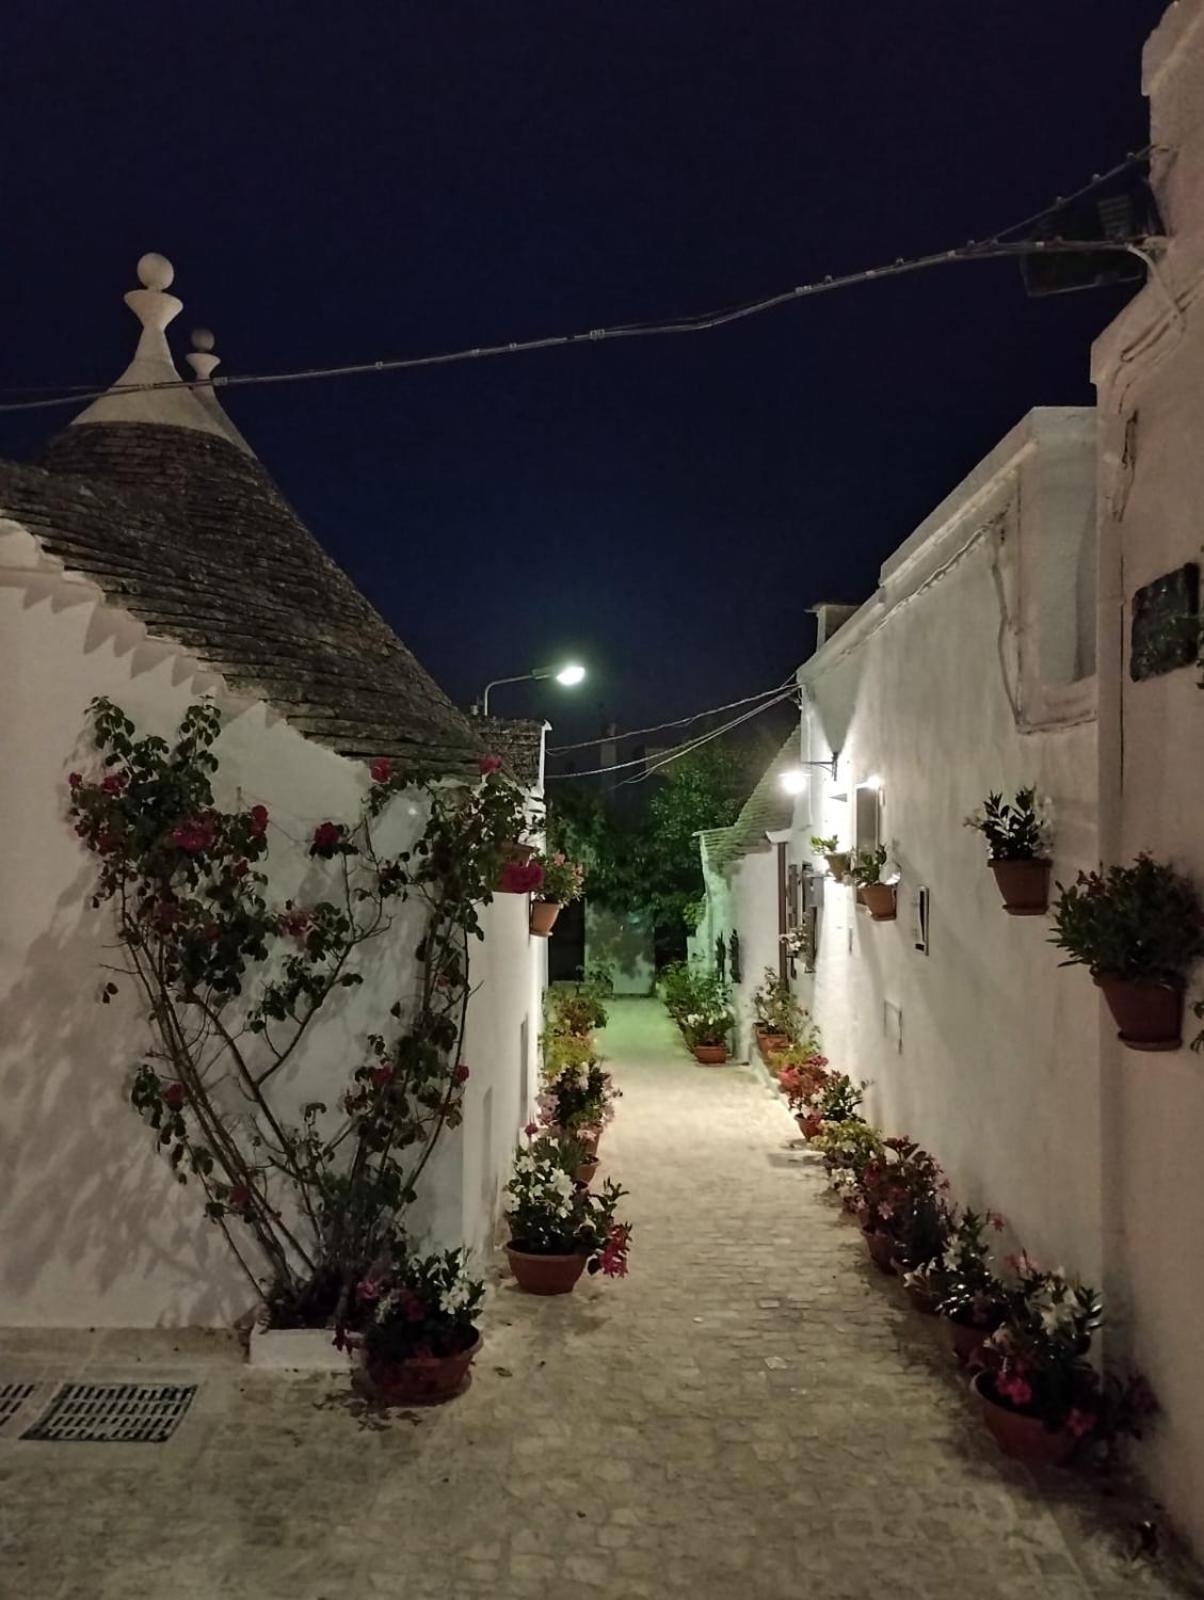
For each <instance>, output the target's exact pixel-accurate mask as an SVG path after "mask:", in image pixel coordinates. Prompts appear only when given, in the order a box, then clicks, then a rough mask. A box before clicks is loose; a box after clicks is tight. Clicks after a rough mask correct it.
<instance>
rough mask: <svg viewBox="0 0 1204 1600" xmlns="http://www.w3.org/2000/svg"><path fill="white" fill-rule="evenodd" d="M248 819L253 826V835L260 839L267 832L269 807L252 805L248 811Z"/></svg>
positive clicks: (254, 837)
mask: <svg viewBox="0 0 1204 1600" xmlns="http://www.w3.org/2000/svg"><path fill="white" fill-rule="evenodd" d="M247 821H248V823H249V824H250V828H251V837H252V838H253V839H260V838H262V837H263V835H264V834H265V833H266V832H267V826H268V808H267V806H252V807H251V809H250V811H248V812H247Z"/></svg>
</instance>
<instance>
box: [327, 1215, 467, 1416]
mask: <svg viewBox="0 0 1204 1600" xmlns="http://www.w3.org/2000/svg"><path fill="white" fill-rule="evenodd" d="M484 1292H485V1286H484V1284H483V1283H482V1282H481V1281H480V1279H478V1278H474V1277H472V1276H471V1275H470V1274H469V1272H468V1257H467V1253H466V1252H465V1251H463V1250H447V1251H444V1252H443V1253H441V1254H440V1253H435V1254H433V1255H426V1256H423V1255H418V1254H415V1253H413V1252H412V1251H411V1250H410V1249H409V1248H408V1247H407V1246H406V1245H405V1244H404V1243H400V1242H399V1243H395V1244H394V1245H393V1247H392V1248H391V1250H390V1252H389V1254H388V1255H387V1256H386V1257H385V1258H384V1259H383V1260H382V1261H380V1262H378V1263H377V1264H376V1265H375V1266H374V1267H373V1268H372V1269H371V1270H370V1271H369V1273H368V1274H367V1275H366V1276H365V1277H364V1278H362V1279H361V1280H360V1282H359V1283H358V1284H357V1285H356V1286H355V1309H354V1313H353V1321H352V1324H351V1326H352V1329H353V1332H352V1336H351V1342H352V1343H354V1344H357V1345H358V1347H359V1353H360V1363H361V1371H362V1373H363V1378H364V1386H365V1388H366V1389H367V1391H368V1393H369V1394H370V1395H371V1396H372V1397H373V1398H374V1399H376V1400H379V1401H380V1402H381V1403H383V1404H384V1405H414V1404H416V1403H424V1402H432V1401H438V1400H446V1399H448V1398H449V1397H450V1396H451V1395H453V1394H456V1393H457V1392H458V1391H459V1390H460V1389H461V1388H462V1387H463V1386H464V1381H465V1379H466V1377H467V1375H468V1369H469V1367H470V1366H471V1365H472V1362H473V1359H474V1357H475V1356H476V1354H477V1352H478V1350H480V1348H481V1336H480V1334H479V1333H478V1331H477V1326H476V1317H477V1312H478V1310H479V1308H480V1304H481V1299H482V1297H483V1295H484ZM343 1337H344V1338H346V1334H344V1335H343Z"/></svg>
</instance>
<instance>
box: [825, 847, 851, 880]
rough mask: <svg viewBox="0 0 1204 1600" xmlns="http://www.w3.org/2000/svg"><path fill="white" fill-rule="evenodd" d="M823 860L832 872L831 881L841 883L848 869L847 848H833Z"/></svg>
mask: <svg viewBox="0 0 1204 1600" xmlns="http://www.w3.org/2000/svg"><path fill="white" fill-rule="evenodd" d="M824 860H825V861H826V862H827V863H828V871H829V872H830V873H831V874H832V879H833V882H835V883H843V882H844V879H845V873H846V872H848V870H849V852H848V851H847V850H834V851H833V852H832V854H831V855H830V856H828V855H826V856H825V857H824Z"/></svg>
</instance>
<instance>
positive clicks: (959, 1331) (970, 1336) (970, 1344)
mask: <svg viewBox="0 0 1204 1600" xmlns="http://www.w3.org/2000/svg"><path fill="white" fill-rule="evenodd" d="M945 1331H946V1333H947V1334H948V1335H949V1347H950V1349H951V1350H952V1351H953V1354H954V1355H955V1356H956V1357H957V1364H958V1366H959V1367H972V1366H974V1365H975V1364H976V1363H977V1362H978V1358H979V1356H980V1354H981V1352H982V1347H983V1345H984V1344H985V1342H986V1341H987V1340H988V1339H989V1338H990V1337H991V1335H992V1333H993V1332H994V1331H995V1330H994V1329H993V1328H979V1327H976V1326H974V1324H973V1323H969V1322H954V1320H953V1318H952V1317H946V1318H945Z"/></svg>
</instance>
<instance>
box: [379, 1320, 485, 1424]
mask: <svg viewBox="0 0 1204 1600" xmlns="http://www.w3.org/2000/svg"><path fill="white" fill-rule="evenodd" d="M480 1348H481V1336H480V1334H479V1333H477V1334H475V1336H474V1337H473V1339H472V1342H471V1343H470V1344H469V1345H467V1346H466V1347H465V1348H464V1349H463V1350H457V1351H455V1352H453V1353H452V1354H451V1355H444V1356H434V1355H424V1356H409V1357H408V1358H407V1359H406V1360H405V1361H385V1360H382V1359H380V1358H378V1357H374V1356H372V1355H369V1354H365V1356H364V1366H363V1370H364V1375H365V1377H366V1379H367V1388H368V1389H369V1391H370V1392H371V1394H372V1397H373V1399H375V1400H377V1401H379V1402H380V1404H381V1405H386V1406H412V1405H432V1404H435V1403H437V1402H438V1401H440V1400H447V1399H450V1397H451V1396H452V1395H454V1394H456V1393H457V1392H458V1391H459V1389H461V1388H462V1387H463V1384H464V1380H465V1378H467V1376H468V1369H469V1367H470V1366H471V1365H472V1363H473V1361H474V1360H475V1358H476V1355H477V1352H478V1351H479V1350H480Z"/></svg>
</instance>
